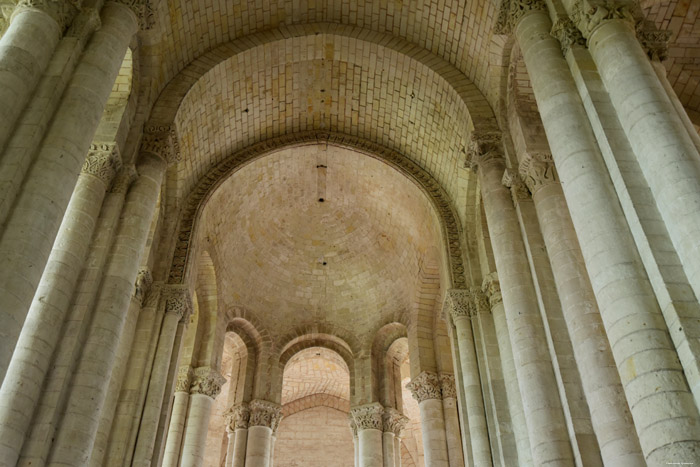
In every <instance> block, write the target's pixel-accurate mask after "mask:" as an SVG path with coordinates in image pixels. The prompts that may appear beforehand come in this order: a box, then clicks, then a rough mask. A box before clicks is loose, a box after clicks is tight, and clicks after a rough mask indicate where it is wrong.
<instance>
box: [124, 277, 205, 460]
mask: <svg viewBox="0 0 700 467" xmlns="http://www.w3.org/2000/svg"><path fill="white" fill-rule="evenodd" d="M161 294H162V301H161V303H163V304H164V306H165V316H164V317H163V325H162V327H161V330H160V336H159V338H158V347H157V349H156V355H155V359H154V361H153V371H151V377H150V382H149V386H148V392H147V395H146V405H145V406H144V409H143V416H142V417H141V426H140V428H139V433H140V435H139V437H138V440H137V441H136V448H135V452H134V461H133V465H134V466H149V465H150V463H151V458H152V457H153V449H154V447H155V440H156V434H157V430H158V422H159V421H160V414H161V408H162V405H163V397H164V395H165V387H166V383H167V378H168V370H169V368H170V359H171V356H172V353H173V344H174V342H175V333H176V332H177V326H178V323H181V322H182V323H187V322H188V321H189V319H190V315H191V314H192V299H191V297H190V292H189V290H188V289H187V286H186V285H166V286H164V288H163V291H162V292H161Z"/></svg>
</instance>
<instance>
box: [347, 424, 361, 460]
mask: <svg viewBox="0 0 700 467" xmlns="http://www.w3.org/2000/svg"><path fill="white" fill-rule="evenodd" d="M348 424H349V425H350V431H351V432H352V446H353V453H354V459H355V461H354V462H353V464H352V465H354V466H355V467H358V466H359V465H360V441H359V440H358V439H357V424H356V423H355V419H354V418H353V416H352V412H351V413H349V414H348Z"/></svg>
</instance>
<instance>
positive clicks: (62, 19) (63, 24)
mask: <svg viewBox="0 0 700 467" xmlns="http://www.w3.org/2000/svg"><path fill="white" fill-rule="evenodd" d="M80 3H81V0H19V1H18V2H17V6H16V7H15V9H14V11H13V13H12V16H13V17H14V16H16V15H18V14H19V13H20V12H22V11H23V10H27V9H31V10H38V11H41V12H42V13H45V14H47V15H49V16H50V17H51V18H52V19H53V20H54V21H56V24H58V27H59V29H60V31H61V34H63V32H64V31H65V30H66V28H67V27H68V25H69V24H70V23H71V21H73V18H75V16H76V15H77V14H78V11H79V10H80ZM10 21H12V20H11V19H10Z"/></svg>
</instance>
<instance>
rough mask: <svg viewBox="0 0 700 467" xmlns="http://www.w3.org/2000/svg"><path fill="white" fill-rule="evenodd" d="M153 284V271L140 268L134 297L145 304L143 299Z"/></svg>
mask: <svg viewBox="0 0 700 467" xmlns="http://www.w3.org/2000/svg"><path fill="white" fill-rule="evenodd" d="M152 284H153V276H152V275H151V271H149V270H148V269H145V268H142V269H139V273H138V275H137V276H136V288H135V289H134V297H136V299H137V300H138V301H139V302H140V303H141V305H143V301H144V299H145V298H146V295H147V294H148V290H149V289H150V288H151V285H152Z"/></svg>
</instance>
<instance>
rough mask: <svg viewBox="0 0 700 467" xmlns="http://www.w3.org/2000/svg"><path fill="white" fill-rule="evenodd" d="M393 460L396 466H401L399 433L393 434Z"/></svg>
mask: <svg viewBox="0 0 700 467" xmlns="http://www.w3.org/2000/svg"><path fill="white" fill-rule="evenodd" d="M394 460H395V465H396V467H401V435H400V434H399V435H396V436H394Z"/></svg>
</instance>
